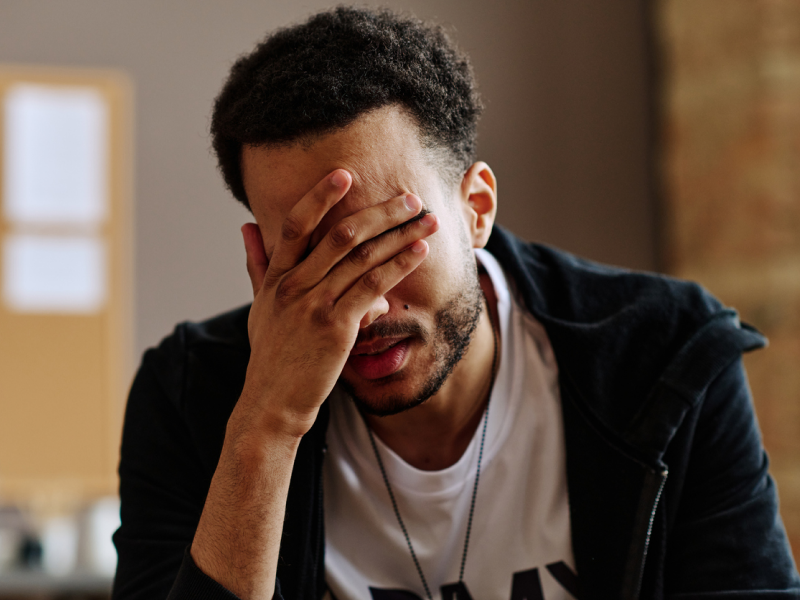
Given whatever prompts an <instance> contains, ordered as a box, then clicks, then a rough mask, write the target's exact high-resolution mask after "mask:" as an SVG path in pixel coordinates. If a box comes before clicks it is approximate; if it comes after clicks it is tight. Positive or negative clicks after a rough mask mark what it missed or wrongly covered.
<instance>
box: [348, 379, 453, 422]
mask: <svg viewBox="0 0 800 600" xmlns="http://www.w3.org/2000/svg"><path fill="white" fill-rule="evenodd" d="M386 379H395V378H391V377H390V378H386ZM339 383H340V384H341V386H342V387H343V388H344V390H345V391H346V392H347V393H348V394H349V396H350V397H351V398H352V399H353V402H355V404H356V406H357V407H358V410H359V411H360V412H361V413H362V414H365V415H373V416H376V417H388V416H391V415H396V414H399V413H402V412H405V411H407V410H411V409H412V408H415V407H417V406H419V405H420V404H422V403H423V402H425V401H426V400H427V399H428V398H430V397H431V396H432V395H433V393H435V392H433V393H431V392H429V391H427V390H424V389H423V390H417V393H416V394H414V393H411V394H409V393H407V392H406V393H403V391H401V390H398V389H394V390H392V389H387V388H395V387H405V385H403V384H404V383H405V382H402V381H386V382H381V383H378V382H369V383H367V384H366V385H364V384H363V383H361V382H360V383H358V384H356V383H354V382H352V381H349V380H347V379H345V378H340V379H339ZM382 384H383V385H382ZM398 384H399V385H398ZM380 388H384V389H380ZM436 391H438V390H436Z"/></svg>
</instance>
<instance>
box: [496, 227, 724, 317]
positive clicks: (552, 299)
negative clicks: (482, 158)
mask: <svg viewBox="0 0 800 600" xmlns="http://www.w3.org/2000/svg"><path fill="white" fill-rule="evenodd" d="M487 250H489V252H491V253H492V254H493V255H494V256H495V258H497V260H498V261H499V262H500V264H501V265H502V266H503V268H504V269H505V270H506V272H507V273H508V274H509V275H510V276H511V279H512V280H513V281H514V283H515V285H516V288H517V290H518V292H519V293H520V296H521V297H522V299H523V301H524V303H525V305H526V307H527V308H528V309H529V310H530V311H531V312H532V313H533V315H534V316H535V317H537V318H539V319H543V320H545V321H552V322H554V323H556V322H557V323H561V324H563V325H574V326H589V325H592V324H597V323H602V322H604V321H607V320H608V319H613V318H615V316H618V315H622V314H624V315H625V317H626V320H628V321H648V322H653V321H663V320H665V318H679V319H684V320H687V321H689V322H690V323H687V325H688V326H689V327H692V326H694V325H697V324H699V323H702V322H705V321H707V320H708V319H709V318H711V317H712V316H713V315H715V314H717V313H719V312H720V311H721V310H724V309H725V307H724V306H723V305H722V303H720V302H719V301H718V300H717V299H716V298H714V297H713V296H712V295H711V294H709V293H708V292H707V291H706V290H705V289H703V288H702V287H701V286H700V285H698V284H697V283H694V282H691V281H684V280H680V279H675V278H673V277H669V276H666V275H662V274H659V273H650V272H644V271H633V270H630V269H625V268H622V267H615V266H611V265H606V264H601V263H598V262H595V261H591V260H588V259H585V258H581V257H579V256H576V255H574V254H571V253H569V252H566V251H564V250H560V249H557V248H553V247H550V246H547V245H544V244H537V243H530V242H525V241H523V240H521V239H520V238H518V237H516V236H514V235H513V234H511V233H510V232H508V231H507V230H505V229H503V228H500V227H496V228H495V230H494V232H493V233H492V236H491V238H490V240H489V244H488V245H487Z"/></svg>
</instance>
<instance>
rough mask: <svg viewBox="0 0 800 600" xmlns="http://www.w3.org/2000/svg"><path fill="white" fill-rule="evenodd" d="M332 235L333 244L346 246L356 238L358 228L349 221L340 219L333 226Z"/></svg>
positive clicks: (341, 246) (338, 246)
mask: <svg viewBox="0 0 800 600" xmlns="http://www.w3.org/2000/svg"><path fill="white" fill-rule="evenodd" d="M330 236H331V237H330V239H331V244H333V245H334V246H335V247H337V248H346V247H347V246H349V245H350V244H352V243H353V240H354V239H356V228H355V227H354V226H353V224H352V223H350V222H348V221H340V222H339V223H337V224H336V225H334V226H333V228H332V229H331V233H330Z"/></svg>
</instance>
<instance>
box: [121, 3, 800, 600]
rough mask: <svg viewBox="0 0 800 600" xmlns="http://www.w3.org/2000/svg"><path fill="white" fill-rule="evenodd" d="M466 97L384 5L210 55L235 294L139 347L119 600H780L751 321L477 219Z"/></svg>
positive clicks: (470, 86)
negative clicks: (221, 307) (224, 59)
mask: <svg viewBox="0 0 800 600" xmlns="http://www.w3.org/2000/svg"><path fill="white" fill-rule="evenodd" d="M479 112H480V103H479V100H478V97H477V95H476V93H475V89H474V81H473V79H472V74H471V70H470V67H469V64H468V62H467V60H466V58H465V57H464V56H463V55H462V54H461V53H460V52H459V51H458V50H457V49H455V47H454V46H453V45H452V44H451V42H450V41H449V40H448V39H447V38H446V36H445V35H444V34H443V33H442V32H441V31H440V30H439V29H437V28H434V27H431V26H428V25H425V24H423V23H421V22H418V21H416V20H413V19H408V18H404V17H399V16H397V15H394V14H391V13H388V12H379V11H372V10H366V9H351V8H338V9H336V10H333V11H329V12H325V13H321V14H319V15H317V16H315V17H313V18H312V19H311V20H309V21H308V22H307V23H304V24H302V25H299V26H296V27H292V28H289V29H285V30H282V31H278V32H277V33H275V34H273V35H272V36H270V37H268V38H267V39H266V40H265V42H264V43H262V44H261V45H260V46H258V47H257V48H256V49H255V50H254V51H253V52H252V53H251V54H250V55H248V56H245V57H243V58H241V59H240V60H239V61H238V62H237V63H236V64H235V65H234V67H233V69H232V71H231V75H230V78H229V80H228V81H227V83H226V84H225V87H224V88H223V90H222V92H221V94H220V96H219V97H218V99H217V101H216V105H215V109H214V116H213V120H212V136H213V141H214V148H215V150H216V152H217V155H218V157H219V162H220V167H221V170H222V173H223V176H224V177H225V180H226V183H227V184H228V186H229V188H230V189H231V191H232V192H233V194H234V196H235V197H236V198H237V199H238V200H240V201H241V202H243V203H244V204H245V205H246V206H248V207H249V208H250V210H251V211H252V213H253V215H254V216H255V219H256V224H247V225H245V226H244V227H243V228H242V233H243V236H244V243H245V247H246V250H247V269H248V272H249V275H250V279H251V281H252V284H253V293H254V301H253V304H252V306H251V307H248V308H244V309H239V310H236V311H233V312H231V313H228V314H225V315H222V316H220V317H217V318H215V319H212V320H210V321H206V322H204V323H200V324H191V323H189V324H183V325H180V326H179V327H178V328H177V329H176V331H175V333H174V334H173V335H172V336H171V337H169V338H167V339H166V340H164V342H162V344H161V346H160V347H159V348H157V349H155V350H150V351H148V353H147V354H146V355H145V358H144V361H143V365H142V368H141V369H140V371H139V374H138V375H137V378H136V381H135V382H134V385H133V389H132V391H131V396H130V400H129V405H128V410H127V414H126V422H125V431H124V436H123V444H122V451H121V462H120V477H121V484H120V493H121V497H122V527H121V528H120V530H119V531H118V532H117V534H116V535H115V543H116V545H117V549H118V551H119V567H118V571H117V577H116V580H115V588H114V596H115V598H119V599H123V598H163V597H167V596H169V597H170V598H236V597H239V598H244V599H250V598H268V597H273V596H274V597H283V598H292V599H293V598H308V599H311V598H315V599H316V598H322V597H324V596H326V595H328V596H329V597H333V598H338V599H339V600H345V599H374V600H394V599H400V598H403V599H408V600H411V599H414V598H424V597H430V598H432V597H433V596H437V597H442V598H445V597H447V598H457V599H466V598H474V599H475V600H488V599H490V598H492V599H498V600H499V599H506V598H511V599H512V600H516V599H522V598H528V599H530V600H534V599H538V598H546V599H547V600H554V599H563V598H639V597H640V598H663V597H665V596H669V597H680V598H734V597H735V598H749V597H753V598H756V597H757V598H798V597H800V579H798V576H797V573H796V570H795V567H794V564H793V561H792V557H791V554H790V552H789V549H788V545H787V542H786V537H785V533H784V531H783V526H782V524H781V521H780V517H779V515H778V512H777V498H776V493H775V489H774V485H773V483H772V480H771V479H770V477H769V475H768V473H767V467H766V458H765V456H764V453H763V450H762V448H761V443H760V438H759V434H758V429H757V426H756V424H755V420H754V416H753V412H752V405H751V401H750V397H749V392H748V389H747V384H746V380H745V376H744V373H743V370H742V365H741V360H740V357H741V353H742V351H745V350H748V349H752V348H756V347H759V346H761V345H763V338H762V337H761V336H760V335H759V334H758V333H756V332H755V331H753V330H752V329H750V328H748V327H747V326H743V325H740V324H739V322H738V320H737V318H736V315H735V313H734V312H733V311H731V310H728V309H725V308H724V307H722V306H721V305H720V304H719V303H718V302H717V301H716V300H714V299H713V298H711V297H710V296H708V295H707V294H706V293H705V292H703V291H702V290H701V289H699V288H698V287H697V286H695V285H692V284H687V283H682V282H678V281H674V280H669V279H667V278H663V277H659V276H654V275H645V274H633V273H629V272H624V271H621V270H615V269H611V268H606V267H602V266H599V265H595V264H592V263H589V262H586V261H582V260H579V259H576V258H574V257H572V256H569V255H566V254H564V253H561V252H558V251H555V250H552V249H548V248H544V247H541V246H536V245H528V244H524V243H522V242H521V241H519V240H517V239H516V238H514V237H513V236H511V235H510V234H509V233H507V232H505V231H503V230H502V229H499V228H493V223H494V215H495V211H496V206H497V205H496V201H497V197H496V191H497V187H496V182H495V177H494V175H493V173H492V171H491V169H490V168H489V167H488V165H486V164H485V163H482V162H476V161H475V130H476V123H477V118H478V115H479ZM484 246H486V250H484V249H483V248H484ZM487 250H488V251H487Z"/></svg>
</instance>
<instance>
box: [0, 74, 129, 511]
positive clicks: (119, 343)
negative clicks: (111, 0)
mask: <svg viewBox="0 0 800 600" xmlns="http://www.w3.org/2000/svg"><path fill="white" fill-rule="evenodd" d="M131 115H132V111H131V86H130V84H129V82H128V80H127V79H126V78H125V76H124V75H123V74H121V73H119V72H115V71H107V70H90V69H86V70H83V69H74V70H73V69H56V68H42V67H24V66H9V65H6V66H4V65H0V500H3V501H23V502H24V501H26V500H30V499H31V498H35V497H41V496H47V495H59V494H66V495H70V496H74V497H77V498H87V497H92V496H96V495H103V494H113V493H115V492H116V485H117V484H116V473H115V469H116V462H117V455H118V449H119V434H120V428H121V421H122V411H123V407H124V396H125V392H126V388H127V386H128V385H129V381H128V380H127V378H128V375H129V368H128V367H129V364H130V356H129V348H130V346H131V335H132V334H131V306H130V299H131V274H132V268H131V233H132V219H131V160H132V152H131V147H132V137H131V136H132V127H131Z"/></svg>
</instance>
